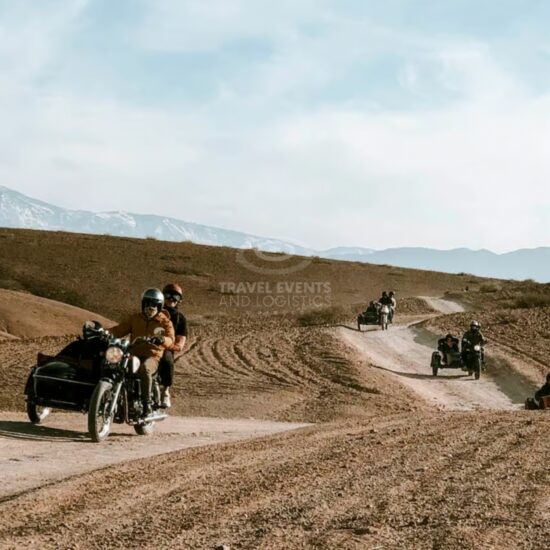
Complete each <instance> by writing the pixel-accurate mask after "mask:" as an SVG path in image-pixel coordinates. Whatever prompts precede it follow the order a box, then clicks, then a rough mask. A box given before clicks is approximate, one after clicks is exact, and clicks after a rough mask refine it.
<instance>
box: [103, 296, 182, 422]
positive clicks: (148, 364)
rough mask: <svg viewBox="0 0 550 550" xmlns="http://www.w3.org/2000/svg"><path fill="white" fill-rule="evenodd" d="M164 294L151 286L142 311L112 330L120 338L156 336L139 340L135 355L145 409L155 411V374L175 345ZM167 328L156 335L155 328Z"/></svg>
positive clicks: (146, 413) (133, 352)
mask: <svg viewBox="0 0 550 550" xmlns="http://www.w3.org/2000/svg"><path fill="white" fill-rule="evenodd" d="M163 305H164V296H163V294H162V292H161V291H160V290H159V289H157V288H149V289H148V290H146V291H145V292H144V293H143V295H142V297H141V313H136V314H134V315H131V316H130V317H128V318H127V319H126V320H125V321H123V322H122V323H120V324H118V325H117V326H115V327H113V328H112V329H110V332H111V333H112V334H113V335H114V336H115V337H117V338H122V337H124V336H129V337H130V338H131V339H132V340H134V339H136V338H144V337H153V338H154V340H153V343H151V344H149V343H146V342H139V343H137V344H136V345H135V346H133V348H132V354H133V355H134V356H136V357H137V358H138V359H139V360H140V361H141V365H140V367H139V377H140V386H141V398H142V400H143V412H144V414H145V415H149V414H151V413H152V412H153V409H152V401H151V393H152V389H153V376H154V375H155V374H156V372H157V371H158V367H159V362H160V359H161V357H162V354H163V353H164V350H165V349H167V348H170V347H172V345H173V344H174V327H173V326H172V323H171V322H170V318H169V317H168V314H166V313H163V311H162V308H163ZM157 328H162V329H164V336H155V329H157Z"/></svg>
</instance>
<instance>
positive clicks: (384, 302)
mask: <svg viewBox="0 0 550 550" xmlns="http://www.w3.org/2000/svg"><path fill="white" fill-rule="evenodd" d="M378 303H379V304H382V305H383V306H388V307H391V306H392V299H391V298H390V297H389V296H388V293H387V292H386V291H385V290H384V292H382V297H381V298H380V300H378Z"/></svg>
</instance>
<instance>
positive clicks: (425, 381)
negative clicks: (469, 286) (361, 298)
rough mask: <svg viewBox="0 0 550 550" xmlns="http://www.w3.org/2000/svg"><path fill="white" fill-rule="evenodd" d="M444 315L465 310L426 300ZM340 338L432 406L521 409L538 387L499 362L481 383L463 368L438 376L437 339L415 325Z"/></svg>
mask: <svg viewBox="0 0 550 550" xmlns="http://www.w3.org/2000/svg"><path fill="white" fill-rule="evenodd" d="M424 299H425V300H426V302H427V303H428V304H429V305H430V307H432V308H433V309H435V310H438V311H440V312H442V313H445V314H447V313H456V312H459V311H463V308H462V306H460V305H459V304H455V303H454V302H451V301H449V300H443V299H440V298H424ZM338 333H339V336H340V337H341V338H342V339H343V340H344V341H346V342H348V343H350V344H351V345H353V346H354V347H355V348H356V349H357V350H358V351H359V352H360V353H361V355H362V356H363V357H364V358H365V359H366V360H367V361H368V362H369V363H370V364H371V365H374V366H375V367H376V368H379V369H383V370H386V371H389V372H391V373H394V374H395V375H396V376H397V377H399V380H400V382H401V383H403V384H405V385H406V386H408V387H409V388H411V389H412V390H414V391H415V392H416V393H417V394H418V395H420V396H421V397H422V398H423V399H425V400H426V401H427V402H429V403H431V404H433V405H435V406H438V407H440V408H442V409H446V410H472V409H495V410H512V409H517V408H520V407H521V405H522V404H523V401H524V400H525V396H526V395H530V394H532V393H533V391H534V390H535V387H534V385H533V383H532V382H531V381H530V380H529V379H527V378H524V377H522V376H521V375H520V374H519V373H517V372H514V371H513V370H512V369H511V368H510V367H509V365H507V364H506V363H505V362H503V361H502V360H499V365H498V368H494V369H493V368H490V369H489V372H488V373H487V374H484V375H482V377H481V379H480V380H474V379H473V377H472V376H467V373H464V372H463V371H461V370H454V369H442V370H440V372H439V375H438V376H437V377H434V376H433V375H432V373H431V369H430V357H431V354H432V352H433V350H434V349H436V347H437V338H438V337H437V336H436V335H434V334H432V333H430V332H429V331H427V330H425V329H423V328H418V327H417V326H416V323H415V324H406V325H394V326H392V327H391V328H390V330H389V331H387V332H384V331H380V330H378V329H375V330H369V331H367V332H363V333H359V332H357V331H354V330H349V329H346V328H340V329H338Z"/></svg>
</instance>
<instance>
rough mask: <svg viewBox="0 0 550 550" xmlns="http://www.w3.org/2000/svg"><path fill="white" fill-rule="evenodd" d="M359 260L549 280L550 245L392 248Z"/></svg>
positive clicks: (419, 267)
mask: <svg viewBox="0 0 550 550" xmlns="http://www.w3.org/2000/svg"><path fill="white" fill-rule="evenodd" d="M353 259H354V260H357V258H353ZM359 261H368V262H369V263H373V264H389V265H397V266H400V267H411V268H415V269H427V270H429V271H443V272H447V273H461V272H465V273H472V274H475V275H479V276H482V277H494V278H498V279H518V280H524V279H534V280H536V281H540V282H550V247H540V248H530V249H521V250H515V251H514V252H508V253H506V254H495V253H494V252H491V251H490V250H470V249H468V248H455V249H453V250H434V249H430V248H389V249H387V250H380V251H376V252H373V253H370V254H369V255H368V256H366V258H365V259H364V260H359Z"/></svg>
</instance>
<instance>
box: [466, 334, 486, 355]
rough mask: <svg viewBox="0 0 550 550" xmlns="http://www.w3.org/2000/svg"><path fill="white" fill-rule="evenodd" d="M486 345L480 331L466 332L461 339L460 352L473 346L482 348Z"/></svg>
mask: <svg viewBox="0 0 550 550" xmlns="http://www.w3.org/2000/svg"><path fill="white" fill-rule="evenodd" d="M486 343H487V341H486V340H485V338H484V336H483V334H482V333H481V331H480V330H479V331H473V330H467V331H466V332H465V333H464V336H463V337H462V350H463V351H464V349H468V348H470V347H474V346H484V345H485V344H486Z"/></svg>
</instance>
